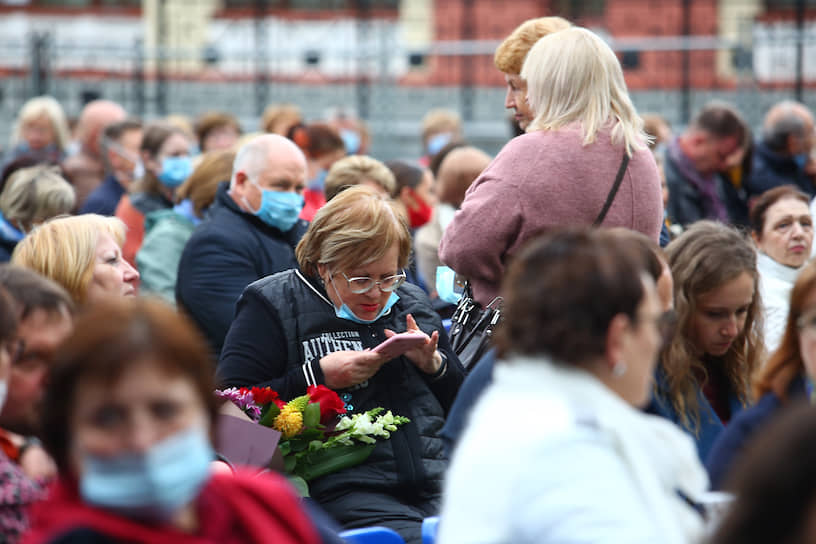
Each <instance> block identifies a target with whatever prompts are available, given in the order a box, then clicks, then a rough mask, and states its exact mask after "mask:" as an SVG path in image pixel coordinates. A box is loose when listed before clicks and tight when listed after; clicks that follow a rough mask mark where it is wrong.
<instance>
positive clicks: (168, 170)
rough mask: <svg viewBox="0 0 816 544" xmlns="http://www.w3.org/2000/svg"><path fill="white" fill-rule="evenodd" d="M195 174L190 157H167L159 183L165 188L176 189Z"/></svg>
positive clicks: (163, 162)
mask: <svg viewBox="0 0 816 544" xmlns="http://www.w3.org/2000/svg"><path fill="white" fill-rule="evenodd" d="M192 173H193V159H192V158H191V157H190V156H189V155H185V156H182V157H167V158H165V159H164V160H163V161H162V169H161V172H159V175H158V178H159V181H160V182H162V184H163V185H164V186H165V187H169V188H170V189H175V188H176V187H178V186H179V185H181V184H182V183H184V180H186V179H187V178H188V177H190V174H192Z"/></svg>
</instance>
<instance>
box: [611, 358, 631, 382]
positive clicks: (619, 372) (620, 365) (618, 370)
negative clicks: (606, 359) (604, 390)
mask: <svg viewBox="0 0 816 544" xmlns="http://www.w3.org/2000/svg"><path fill="white" fill-rule="evenodd" d="M627 368H628V367H627V366H626V363H624V362H623V361H618V362H617V363H615V364H614V365H612V375H613V376H615V377H616V378H620V377H621V376H623V375H624V374H626V370H627Z"/></svg>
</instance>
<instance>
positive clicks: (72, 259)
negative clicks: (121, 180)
mask: <svg viewBox="0 0 816 544" xmlns="http://www.w3.org/2000/svg"><path fill="white" fill-rule="evenodd" d="M103 232H104V233H107V234H109V235H110V236H111V237H112V238H113V239H114V240H115V241H116V243H117V244H119V246H121V245H122V244H123V243H124V241H125V224H124V223H123V222H122V221H121V220H120V219H118V218H116V217H105V216H102V215H96V214H90V213H89V214H83V215H76V216H71V217H58V218H56V219H51V220H50V221H46V222H45V223H43V224H42V225H39V226H38V227H36V228H35V229H34V230H32V231H31V233H30V234H29V235H28V236H26V237H25V238H23V239H22V240H21V241H20V243H19V244H17V247H15V248H14V253H12V255H11V262H12V264H16V265H19V266H23V267H25V268H28V269H31V270H33V271H35V272H37V273H39V274H41V275H43V276H45V277H46V278H49V279H51V280H53V281H55V282H56V283H58V284H59V285H61V286H62V287H64V288H65V290H66V291H68V293H69V294H70V295H71V297H72V298H73V299H74V302H76V303H78V304H82V303H83V302H85V296H86V294H87V292H88V286H89V285H90V283H91V278H92V277H93V271H94V263H95V262H96V246H97V244H98V242H99V235H100V234H101V233H103Z"/></svg>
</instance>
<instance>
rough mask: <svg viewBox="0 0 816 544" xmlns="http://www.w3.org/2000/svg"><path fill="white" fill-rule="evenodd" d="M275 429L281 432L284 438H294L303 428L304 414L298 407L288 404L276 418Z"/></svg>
mask: <svg viewBox="0 0 816 544" xmlns="http://www.w3.org/2000/svg"><path fill="white" fill-rule="evenodd" d="M273 427H274V428H275V430H276V431H280V433H281V434H282V435H283V437H284V438H292V437H293V436H295V435H296V434H297V433H299V432H300V430H301V429H302V428H303V414H302V413H301V412H300V410H298V409H297V407H296V406H292V405H290V404H287V405H286V406H284V407H283V408H282V409H281V413H280V414H278V417H276V418H275V423H274V424H273Z"/></svg>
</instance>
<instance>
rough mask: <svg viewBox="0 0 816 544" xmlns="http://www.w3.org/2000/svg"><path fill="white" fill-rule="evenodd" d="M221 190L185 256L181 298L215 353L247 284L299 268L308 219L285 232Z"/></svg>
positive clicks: (225, 187)
mask: <svg viewBox="0 0 816 544" xmlns="http://www.w3.org/2000/svg"><path fill="white" fill-rule="evenodd" d="M228 190H229V184H228V183H222V184H221V186H220V187H219V188H218V193H217V195H216V197H215V203H214V204H213V207H212V211H211V213H210V217H209V219H208V220H207V221H204V222H203V223H202V224H201V225H199V226H198V227H197V228H196V230H195V232H193V235H192V236H191V237H190V240H189V241H188V242H187V245H186V246H185V247H184V252H183V253H182V255H181V261H180V262H179V267H178V277H177V282H176V301H177V303H178V304H179V306H180V307H182V308H184V309H185V310H186V311H187V312H188V314H189V315H190V316H191V317H192V318H193V320H194V321H195V323H197V324H198V326H199V328H200V329H201V331H202V332H203V333H204V335H205V336H206V338H207V340H208V341H209V342H210V345H211V347H212V348H213V351H214V353H215V355H216V356H217V355H218V354H219V353H221V346H222V345H223V343H224V337H225V336H226V335H227V330H229V326H230V323H231V322H232V318H233V315H234V313H235V303H236V301H237V300H238V297H240V296H241V293H242V292H243V291H244V288H245V287H246V286H247V285H249V284H250V283H252V282H253V281H255V280H258V279H260V278H263V277H265V276H268V275H270V274H275V273H276V272H282V271H284V270H289V269H291V268H296V267H297V261H296V260H295V246H296V245H297V243H298V241H300V238H301V237H302V236H303V234H304V233H305V232H306V227H307V226H308V223H306V221H302V220H301V221H298V222H297V223H296V224H295V226H294V227H292V228H291V229H290V230H289V231H288V232H281V231H279V230H278V229H276V228H274V227H271V226H269V225H267V224H266V223H264V222H263V221H261V220H260V219H258V218H257V217H255V216H254V215H252V214H250V213H247V212H245V211H243V210H241V208H239V207H238V205H237V204H235V202H234V201H233V200H232V197H230V196H229V194H228Z"/></svg>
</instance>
